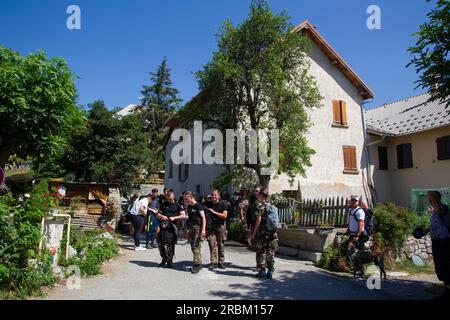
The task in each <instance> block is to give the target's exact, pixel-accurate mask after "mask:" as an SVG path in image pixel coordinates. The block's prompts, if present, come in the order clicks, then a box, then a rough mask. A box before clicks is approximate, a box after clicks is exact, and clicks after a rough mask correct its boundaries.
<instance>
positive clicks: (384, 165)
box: [378, 146, 389, 170]
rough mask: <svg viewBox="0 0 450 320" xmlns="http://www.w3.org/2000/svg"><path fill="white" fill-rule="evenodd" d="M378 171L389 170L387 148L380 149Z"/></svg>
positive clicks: (380, 147)
mask: <svg viewBox="0 0 450 320" xmlns="http://www.w3.org/2000/svg"><path fill="white" fill-rule="evenodd" d="M378 169H379V170H389V160H388V152H387V147H383V146H379V147H378Z"/></svg>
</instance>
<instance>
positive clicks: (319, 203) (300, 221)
mask: <svg viewBox="0 0 450 320" xmlns="http://www.w3.org/2000/svg"><path fill="white" fill-rule="evenodd" d="M347 203H348V200H347V199H345V198H343V197H341V198H339V197H338V198H328V199H325V200H319V199H314V200H312V199H308V200H303V201H302V202H297V201H295V200H294V199H283V200H278V201H276V202H274V205H275V206H276V207H277V208H278V214H279V220H280V223H286V224H290V225H293V224H296V225H299V226H305V227H319V226H321V227H346V226H347V225H348V206H347ZM296 214H297V219H296Z"/></svg>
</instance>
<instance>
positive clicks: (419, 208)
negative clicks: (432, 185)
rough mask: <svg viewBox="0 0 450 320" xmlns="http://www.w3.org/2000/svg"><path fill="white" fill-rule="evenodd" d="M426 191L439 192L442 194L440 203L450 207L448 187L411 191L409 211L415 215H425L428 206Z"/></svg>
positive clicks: (449, 190)
mask: <svg viewBox="0 0 450 320" xmlns="http://www.w3.org/2000/svg"><path fill="white" fill-rule="evenodd" d="M428 191H439V192H440V193H441V194H442V203H445V204H447V205H449V206H450V187H449V188H436V189H411V210H412V211H414V212H417V213H427V209H428V207H429V206H430V202H429V201H428Z"/></svg>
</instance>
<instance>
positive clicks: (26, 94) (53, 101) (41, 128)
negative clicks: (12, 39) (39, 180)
mask: <svg viewBox="0 0 450 320" xmlns="http://www.w3.org/2000/svg"><path fill="white" fill-rule="evenodd" d="M76 99H77V91H76V88H75V84H74V75H73V74H72V72H71V71H70V69H69V67H68V66H67V63H66V61H65V60H64V59H61V58H53V59H49V58H48V57H47V55H46V54H45V53H44V52H43V51H38V52H37V53H32V54H30V55H28V56H22V55H20V53H18V52H15V51H13V50H10V49H6V48H4V47H1V46H0V167H2V168H4V167H5V164H6V162H7V161H8V158H9V157H10V156H11V155H12V154H17V155H18V156H21V157H26V156H33V157H34V158H45V157H48V156H52V155H53V154H54V153H57V152H59V150H60V147H61V144H63V143H64V140H65V137H66V136H67V133H68V132H70V131H71V130H72V129H73V128H74V127H76V126H80V125H82V123H83V117H82V112H81V110H79V109H78V107H77V106H76V103H75V102H76Z"/></svg>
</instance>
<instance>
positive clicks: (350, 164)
mask: <svg viewBox="0 0 450 320" xmlns="http://www.w3.org/2000/svg"><path fill="white" fill-rule="evenodd" d="M343 152H344V170H345V171H357V170H358V165H357V163H356V147H343Z"/></svg>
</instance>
